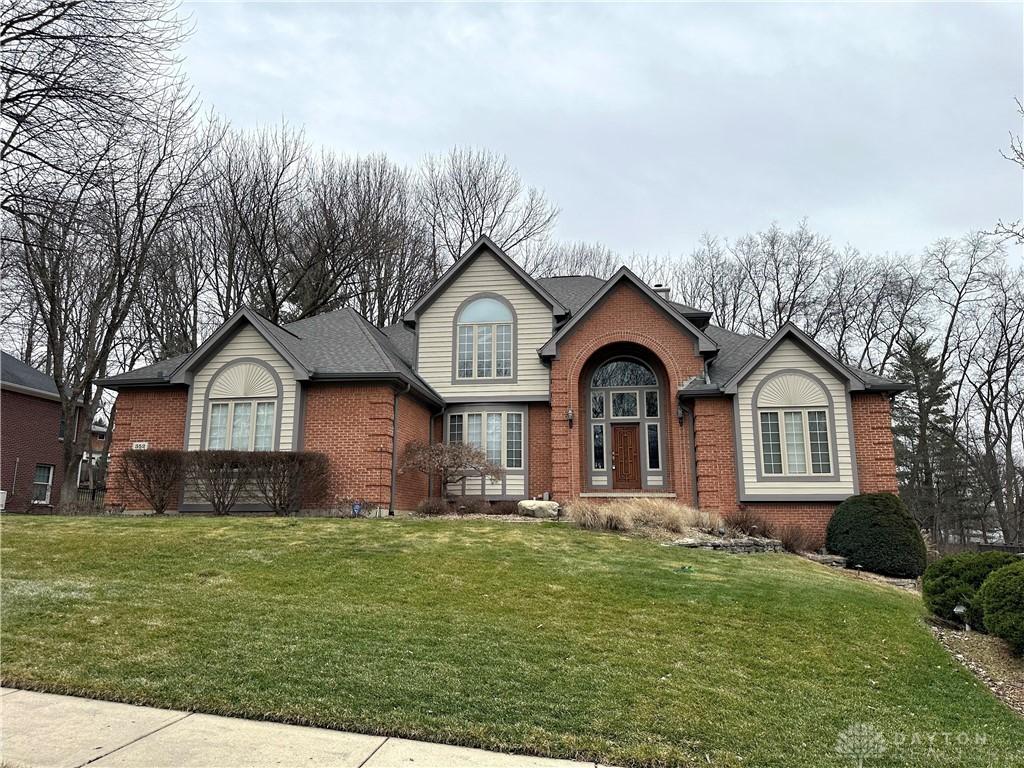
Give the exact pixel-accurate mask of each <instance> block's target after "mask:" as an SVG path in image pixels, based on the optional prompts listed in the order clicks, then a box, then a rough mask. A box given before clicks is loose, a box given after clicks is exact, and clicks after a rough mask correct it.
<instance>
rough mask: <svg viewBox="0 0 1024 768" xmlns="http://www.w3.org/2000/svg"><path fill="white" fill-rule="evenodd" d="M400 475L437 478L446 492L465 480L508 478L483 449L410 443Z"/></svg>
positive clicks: (458, 444)
mask: <svg viewBox="0 0 1024 768" xmlns="http://www.w3.org/2000/svg"><path fill="white" fill-rule="evenodd" d="M399 472H400V473H402V474H405V473H407V472H422V473H423V474H425V475H427V476H428V477H434V476H436V477H438V478H440V480H441V488H443V489H447V488H448V486H449V485H450V484H451V483H457V482H458V481H460V480H462V479H463V478H465V477H479V476H483V477H486V478H489V479H491V480H494V481H498V480H501V478H502V477H503V476H504V475H505V470H504V469H502V467H501V466H500V465H499V464H495V463H494V462H493V461H489V460H488V458H487V454H486V453H484V452H483V450H481V449H480V448H477V447H475V446H472V445H469V444H468V443H422V442H413V443H409V445H407V446H406V448H405V451H404V453H403V454H402V464H401V467H400V468H399Z"/></svg>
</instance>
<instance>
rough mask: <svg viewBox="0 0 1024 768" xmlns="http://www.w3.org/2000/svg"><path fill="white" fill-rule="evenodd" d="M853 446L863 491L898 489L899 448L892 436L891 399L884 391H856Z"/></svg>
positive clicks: (876, 491) (894, 490)
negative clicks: (897, 460)
mask: <svg viewBox="0 0 1024 768" xmlns="http://www.w3.org/2000/svg"><path fill="white" fill-rule="evenodd" d="M850 400H851V402H852V405H853V408H852V412H853V435H854V446H855V448H856V451H857V471H858V472H859V480H860V492H861V493H879V492H882V491H888V492H889V493H898V492H899V485H898V483H897V481H896V449H895V446H894V444H893V439H892V401H891V400H889V397H888V395H885V394H881V393H875V392H872V393H866V392H865V393H860V392H854V393H851V395H850Z"/></svg>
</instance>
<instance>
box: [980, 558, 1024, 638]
mask: <svg viewBox="0 0 1024 768" xmlns="http://www.w3.org/2000/svg"><path fill="white" fill-rule="evenodd" d="M1016 560H1017V562H1015V563H1013V564H1012V565H1006V566H1003V567H1002V568H1000V569H999V570H997V571H994V572H993V573H991V574H989V577H988V578H987V579H985V583H984V584H982V585H981V589H980V590H978V597H977V601H976V602H977V603H980V605H981V611H982V613H983V615H984V617H985V626H986V627H988V630H989V632H991V633H992V634H993V635H995V636H996V637H999V638H1002V639H1003V640H1005V641H1006V642H1007V643H1009V644H1010V647H1011V648H1013V650H1014V652H1016V653H1018V654H1020V653H1024V560H1021V559H1020V558H1019V557H1018V558H1016Z"/></svg>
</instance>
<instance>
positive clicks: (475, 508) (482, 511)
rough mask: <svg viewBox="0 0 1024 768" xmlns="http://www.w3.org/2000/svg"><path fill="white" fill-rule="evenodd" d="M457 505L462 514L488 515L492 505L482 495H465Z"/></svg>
mask: <svg viewBox="0 0 1024 768" xmlns="http://www.w3.org/2000/svg"><path fill="white" fill-rule="evenodd" d="M455 507H456V509H457V510H458V511H459V514H462V515H486V514H487V513H488V512H490V511H491V505H490V504H489V503H488V502H487V501H486V500H485V499H484V498H483V497H481V496H463V497H462V498H461V499H459V500H458V501H457V502H456V504H455Z"/></svg>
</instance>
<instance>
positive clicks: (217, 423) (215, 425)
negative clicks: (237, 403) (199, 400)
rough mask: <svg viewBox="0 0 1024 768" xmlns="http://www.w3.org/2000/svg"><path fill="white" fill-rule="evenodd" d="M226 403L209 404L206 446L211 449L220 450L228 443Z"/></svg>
mask: <svg viewBox="0 0 1024 768" xmlns="http://www.w3.org/2000/svg"><path fill="white" fill-rule="evenodd" d="M228 407H229V406H228V404H227V403H214V404H213V405H211V406H210V431H209V435H208V437H207V439H206V447H207V448H208V449H210V450H211V451H222V450H224V448H226V447H227V444H228Z"/></svg>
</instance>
